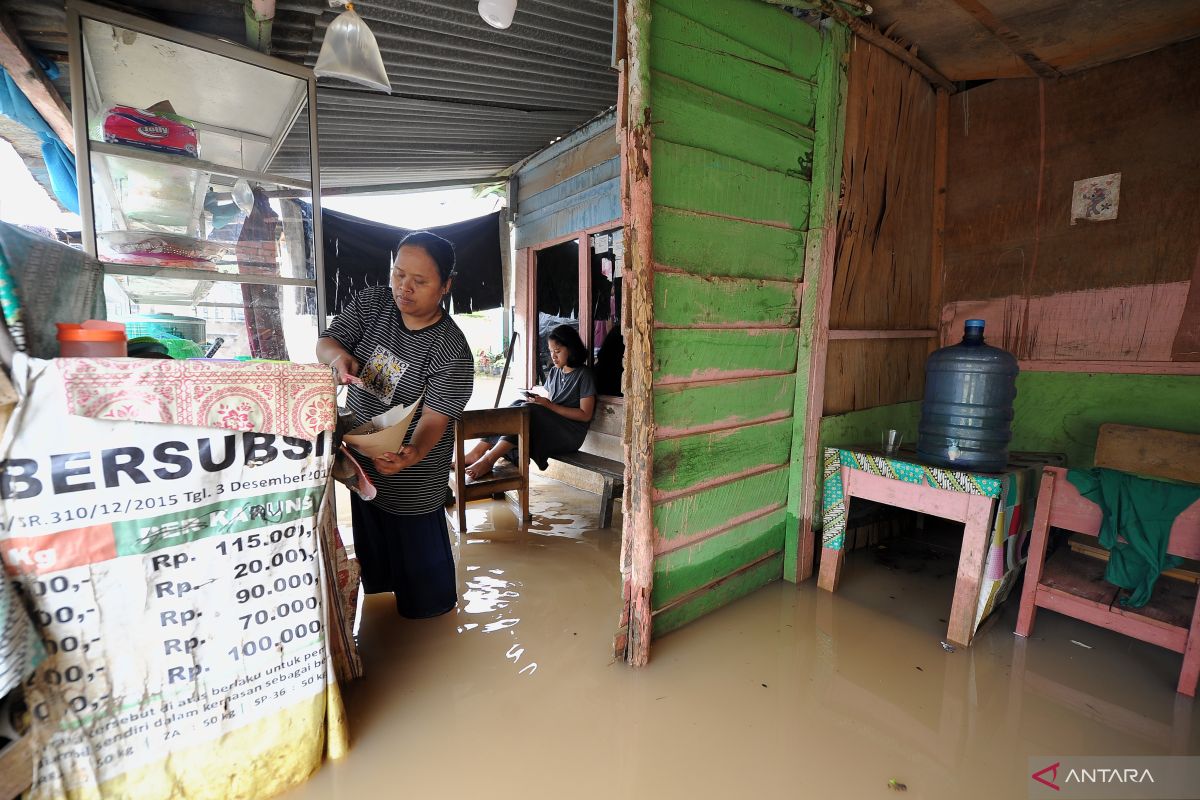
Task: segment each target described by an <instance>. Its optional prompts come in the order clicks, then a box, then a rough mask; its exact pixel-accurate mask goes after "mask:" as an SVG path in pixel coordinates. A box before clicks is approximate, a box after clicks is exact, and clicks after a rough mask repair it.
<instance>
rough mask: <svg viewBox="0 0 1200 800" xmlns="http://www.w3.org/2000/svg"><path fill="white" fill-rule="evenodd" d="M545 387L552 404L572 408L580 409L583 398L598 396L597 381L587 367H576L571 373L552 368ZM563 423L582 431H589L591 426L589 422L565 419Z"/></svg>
mask: <svg viewBox="0 0 1200 800" xmlns="http://www.w3.org/2000/svg"><path fill="white" fill-rule="evenodd" d="M544 386H545V389H546V394H548V395H549V396H550V402H551V403H555V404H557V405H560V406H568V407H570V408H579V406H580V401H581V400H583V398H585V397H595V396H596V381H595V379H594V378H593V377H592V371H591V370H590V369H588V368H587V367H575V368H574V369H573V370H571V371H570V372H563V371H562V370H561V369H559V368H558V367H551V368H550V376H549V377H548V378H547V379H546V383H545V384H544ZM563 422H566V423H570V425H572V426H575V427H578V428H579V429H580V430H582V431H587V429H588V425H589V423H587V422H579V421H578V420H573V419H565V418H564V419H563Z"/></svg>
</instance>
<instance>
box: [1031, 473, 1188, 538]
mask: <svg viewBox="0 0 1200 800" xmlns="http://www.w3.org/2000/svg"><path fill="white" fill-rule="evenodd" d="M1045 472H1046V474H1048V475H1053V476H1055V478H1056V480H1057V486H1058V488H1057V490H1056V492H1055V498H1054V503H1053V505H1052V507H1051V508H1050V524H1051V525H1053V526H1054V527H1056V528H1066V529H1067V530H1069V531H1074V532H1075V533H1083V534H1087V535H1089V536H1095V535H1096V534H1098V533H1099V532H1100V525H1101V523H1102V521H1103V518H1104V512H1103V511H1102V510H1101V508H1100V506H1098V505H1096V504H1095V503H1093V502H1092V501H1091V500H1088V499H1087V498H1085V497H1083V496H1082V495H1081V494H1079V490H1078V489H1076V488H1075V486H1074V485H1073V484H1072V483H1071V482H1070V481H1068V480H1067V477H1066V476H1067V471H1066V470H1065V469H1063V468H1062V467H1046V468H1045ZM1039 505H1040V500H1039ZM1039 510H1040V508H1039ZM1035 516H1036V515H1035ZM1167 552H1168V553H1170V554H1171V555H1176V556H1182V557H1183V558H1190V559H1200V501H1197V502H1195V503H1192V505H1190V506H1188V507H1187V508H1186V509H1184V510H1183V511H1182V512H1181V513H1180V514H1179V516H1177V517H1176V518H1175V522H1174V523H1173V524H1172V525H1171V537H1170V539H1169V540H1168V541H1167Z"/></svg>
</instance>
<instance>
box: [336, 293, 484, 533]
mask: <svg viewBox="0 0 1200 800" xmlns="http://www.w3.org/2000/svg"><path fill="white" fill-rule="evenodd" d="M324 335H325V336H328V337H330V338H331V339H333V340H334V341H336V342H337V343H338V344H340V345H341V346H342V347H344V348H346V350H348V351H349V352H350V354H351V355H353V356H354V357H355V358H356V359H357V360H358V363H359V377H360V378H361V379H362V382H363V386H362V387H361V388H360V387H358V386H350V387H349V395H348V399H347V405H348V407H349V409H350V411H351V412H352V413H353V414H354V419H355V424H356V425H360V424H362V423H365V422H367V421H368V420H370V419H371V418H372V417H374V416H377V415H379V414H382V413H383V412H385V411H387V410H388V409H390V408H394V407H395V406H406V405H409V404H411V403H414V402H416V400H417V398H418V397H420V396H421V394H422V393H424V395H425V402H424V403H423V404H422V407H421V408H420V409H418V411H417V413H416V416H415V417H414V418H413V423H412V425H411V427H410V428H409V432H408V436H407V437H405V440H404V442H405V444H407V443H408V441H409V439H411V438H412V434H413V433H414V432H415V431H416V429H417V424H418V423H419V422H420V420H421V414H422V412H423V411H424V410H425V409H426V408H431V409H433V410H434V411H437V412H440V413H442V414H445V415H446V416H447V417H449V418H450V419H451V420H458V419H460V418H461V417H462V412H463V409H464V408H465V407H466V405H467V401H468V400H470V399H471V391H472V390H473V389H474V387H475V363H474V360H473V359H472V358H471V349H470V348H469V347H468V346H467V340H466V338H465V337H464V336H463V334H462V331H461V330H459V328H458V325H456V324H455V323H454V320H452V319H451V318H450V317H449V316H448V315H445V316H443V317H442V318H441V319H440V320H438V321H437V322H435V323H434V324H433V325H430V326H429V327H427V328H422V329H420V330H417V331H410V330H409V329H408V328H407V327H405V325H404V319H403V317H402V316H401V315H400V309H398V308H397V307H396V302H395V300H394V299H393V298H392V293H391V290H390V289H389V288H388V287H386V286H376V287H372V288H369V289H364V290H362V291H360V292H359V293H358V294H356V295H355V296H354V298H353V299H351V301H350V302H349V304H348V305H347V306H346V307H345V308H344V309H343V310H342V313H341V314H339V315H338V316H337V318H336V319H335V320H334V321H333V324H331V325H330V326H329V328H328V329H326V331H325V334H324ZM453 452H454V424H453V423H451V424H449V425H447V426H446V432H445V433H443V434H442V438H441V439H439V440H438V442H437V444H435V445H434V446H433V449H432V450H430V451H429V454H428V455H426V456H425V458H424V459H423V460H421V461H420V462H419V463H416V464H413V465H412V466H411V467H409V468H408V469H404V470H401V471H400V472H398V473H396V474H395V475H390V476H385V475H380V474H379V472H378V471H377V470H376V469H375V465H374V464H373V463H372V462H371V459H369V458H367V457H366V456H361V455H358V454H357V453H356V454H355V457H356V458H357V459H358V461H359V463H360V464H362V467H363V469H364V470H365V471H366V473H367V475H368V476H369V477H370V478H371V481H372V482H373V483H374V484H375V486H376V487H377V488H378V490H379V493H378V494H377V495H376V497H375V500H374V501H372V502H374V503H375V504H376V505H378V506H379V507H380V508H382V509H383V510H384V511H388V512H390V513H392V514H402V515H415V514H428V513H429V512H431V511H436V510H438V509H440V508H441V507H442V506H443V505H444V504H445V502H446V483H447V477H448V476H449V473H450V459H451V456H452V454H453Z"/></svg>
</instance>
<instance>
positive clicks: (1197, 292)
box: [1171, 249, 1200, 361]
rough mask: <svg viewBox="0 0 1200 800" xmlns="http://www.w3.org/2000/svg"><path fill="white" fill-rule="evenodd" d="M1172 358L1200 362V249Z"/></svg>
mask: <svg viewBox="0 0 1200 800" xmlns="http://www.w3.org/2000/svg"><path fill="white" fill-rule="evenodd" d="M1171 358H1172V359H1173V360H1176V361H1185V360H1186V361H1200V249H1198V250H1197V251H1196V266H1195V267H1194V268H1193V270H1192V280H1191V282H1190V283H1189V284H1188V293H1187V298H1186V299H1185V300H1184V301H1183V313H1182V314H1180V315H1179V327H1178V328H1176V329H1175V339H1174V340H1173V341H1172V342H1171Z"/></svg>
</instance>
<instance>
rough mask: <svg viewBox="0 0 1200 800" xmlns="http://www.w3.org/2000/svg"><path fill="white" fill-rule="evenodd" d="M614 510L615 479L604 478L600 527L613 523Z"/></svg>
mask: <svg viewBox="0 0 1200 800" xmlns="http://www.w3.org/2000/svg"><path fill="white" fill-rule="evenodd" d="M612 512H613V479H612V478H605V479H604V491H603V492H602V493H601V494H600V527H601V528H607V527H609V526H611V525H612Z"/></svg>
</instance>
